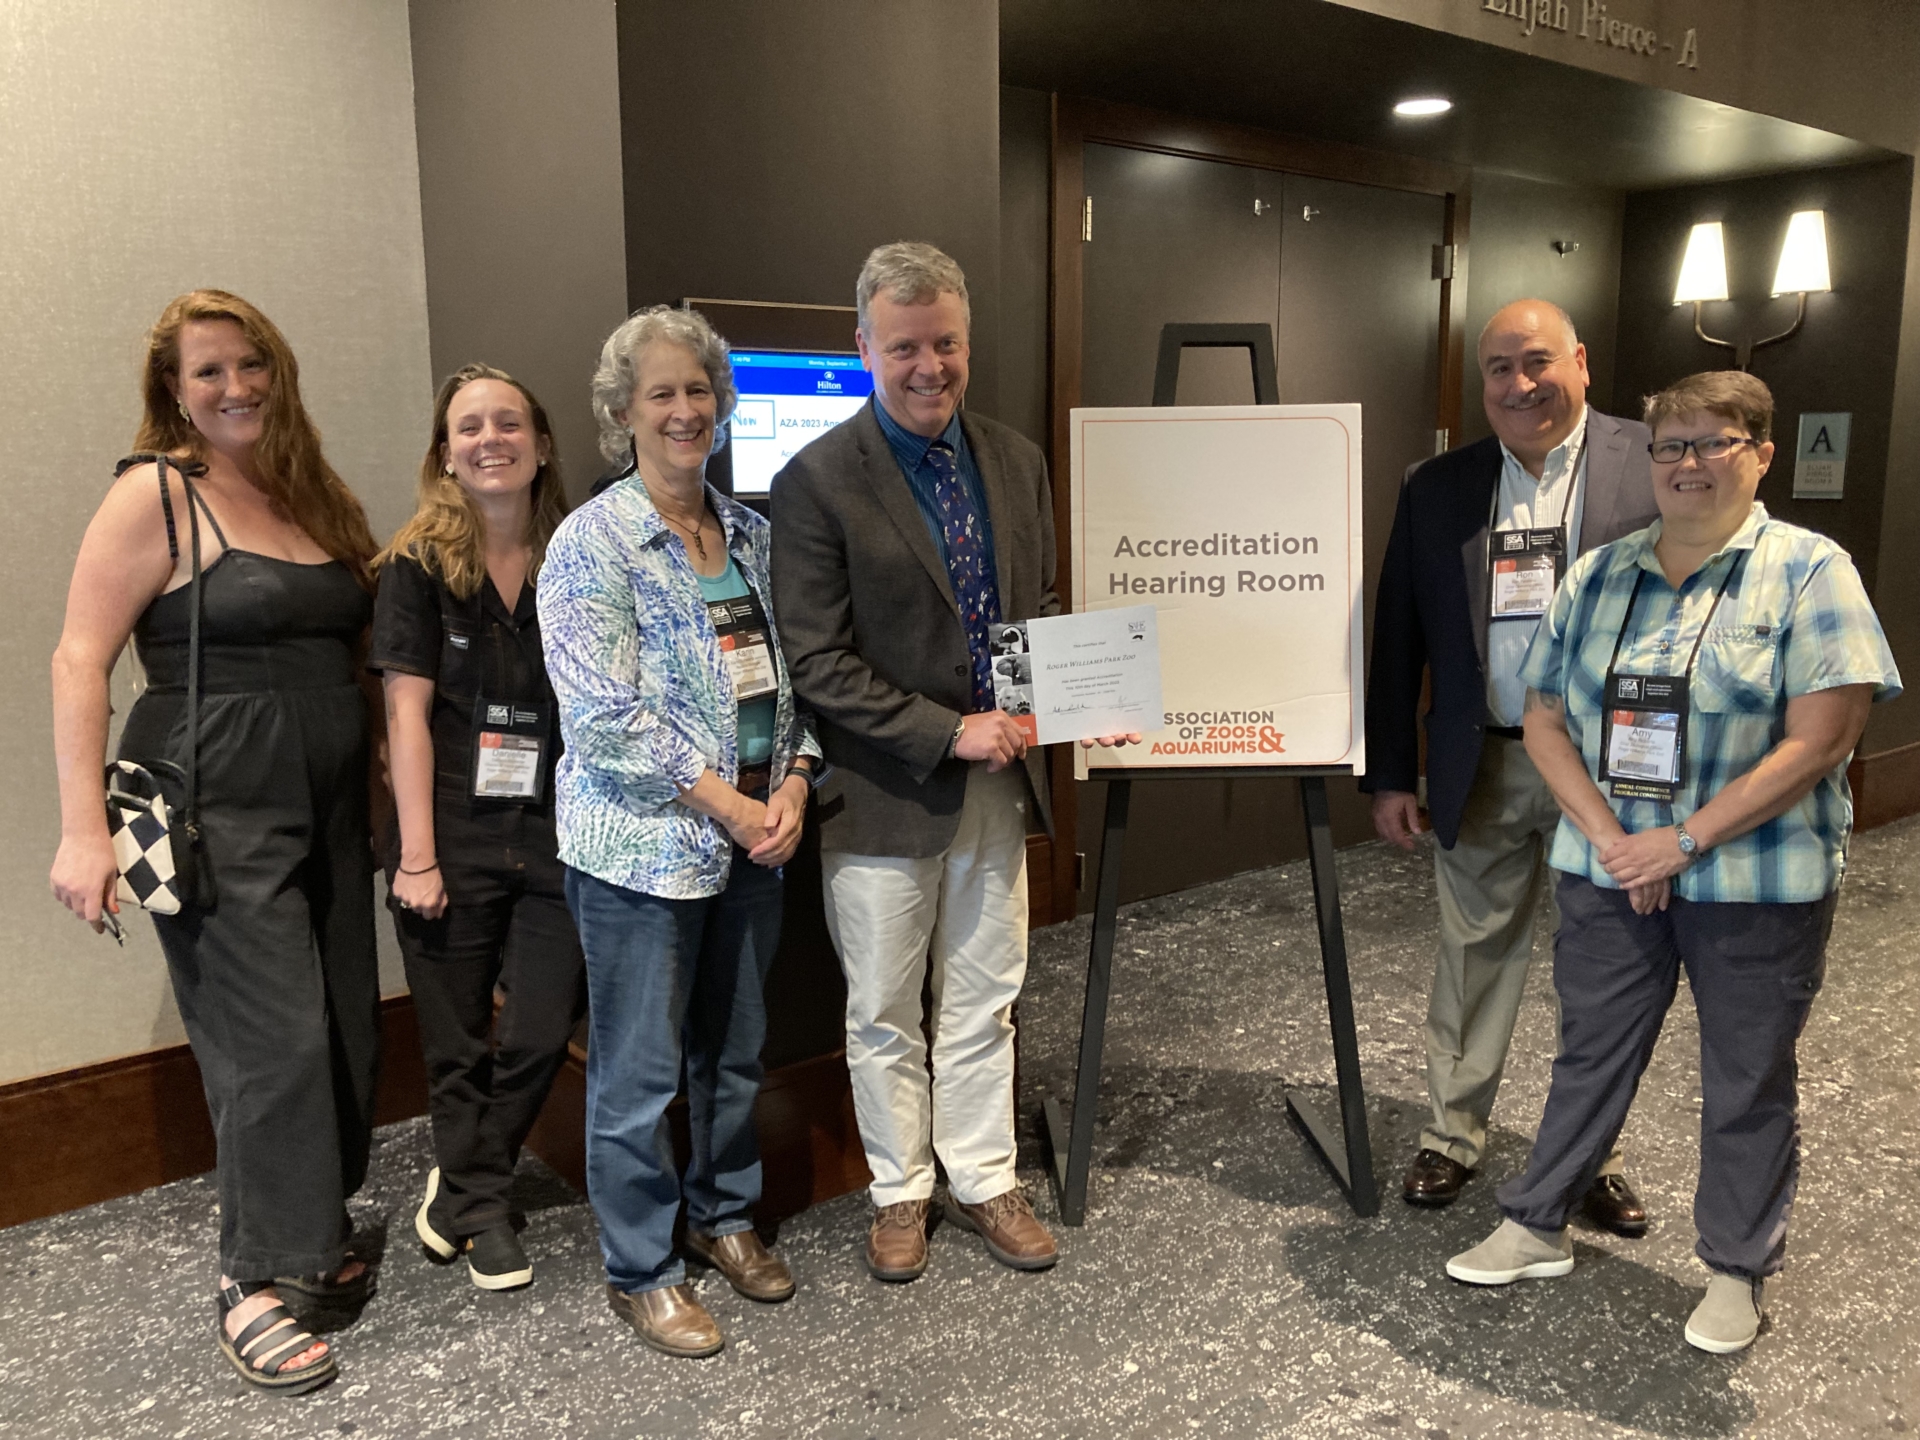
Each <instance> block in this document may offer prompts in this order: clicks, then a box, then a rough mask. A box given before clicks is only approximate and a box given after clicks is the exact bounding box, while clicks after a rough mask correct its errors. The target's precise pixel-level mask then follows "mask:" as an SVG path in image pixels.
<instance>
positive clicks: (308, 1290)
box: [273, 1255, 374, 1309]
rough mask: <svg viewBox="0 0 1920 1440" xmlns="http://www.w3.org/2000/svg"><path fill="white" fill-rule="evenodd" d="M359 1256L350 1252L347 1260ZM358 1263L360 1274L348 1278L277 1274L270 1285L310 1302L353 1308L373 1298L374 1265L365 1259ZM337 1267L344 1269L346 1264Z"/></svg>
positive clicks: (353, 1259) (356, 1258) (352, 1259)
mask: <svg viewBox="0 0 1920 1440" xmlns="http://www.w3.org/2000/svg"><path fill="white" fill-rule="evenodd" d="M359 1258H360V1257H359V1256H357V1255H349V1256H348V1257H347V1261H348V1263H349V1264H351V1263H352V1262H353V1261H355V1260H358V1259H359ZM360 1264H361V1268H360V1273H359V1274H358V1275H356V1276H354V1277H353V1279H351V1280H330V1279H328V1278H327V1277H326V1276H324V1275H276V1276H274V1277H273V1286H274V1288H275V1289H276V1290H291V1291H292V1292H293V1293H294V1294H295V1295H297V1296H299V1297H300V1298H301V1299H302V1300H305V1301H306V1302H308V1303H309V1304H312V1305H323V1306H327V1307H329V1308H338V1309H354V1308H357V1307H359V1306H361V1305H364V1304H366V1303H367V1301H369V1300H371V1299H372V1298H373V1288H374V1279H373V1266H371V1265H369V1264H367V1263H366V1262H365V1261H364V1260H362V1261H361V1262H360ZM340 1268H341V1269H342V1270H344V1269H346V1266H345V1265H343V1266H341V1267H340Z"/></svg>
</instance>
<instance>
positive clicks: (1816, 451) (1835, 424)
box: [1793, 410, 1853, 500]
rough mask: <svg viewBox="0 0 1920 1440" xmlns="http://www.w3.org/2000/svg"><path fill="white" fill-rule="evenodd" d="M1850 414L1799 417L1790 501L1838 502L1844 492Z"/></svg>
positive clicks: (1850, 427) (1851, 421)
mask: <svg viewBox="0 0 1920 1440" xmlns="http://www.w3.org/2000/svg"><path fill="white" fill-rule="evenodd" d="M1852 429H1853V415H1852V413H1851V412H1850V411H1845V410H1837V411H1828V412H1826V413H1824V414H1808V415H1802V416H1801V417H1800V444H1799V447H1798V448H1797V449H1796V450H1795V451H1794V452H1793V498H1794V499H1796V500H1838V499H1840V498H1841V497H1842V496H1843V495H1844V494H1845V493H1846V482H1847V436H1848V434H1849V433H1850V432H1851V431H1852Z"/></svg>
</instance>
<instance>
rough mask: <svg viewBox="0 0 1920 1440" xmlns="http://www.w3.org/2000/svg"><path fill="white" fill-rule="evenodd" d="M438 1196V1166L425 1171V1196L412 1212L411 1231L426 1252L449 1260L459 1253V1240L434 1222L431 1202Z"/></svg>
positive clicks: (436, 1257)
mask: <svg viewBox="0 0 1920 1440" xmlns="http://www.w3.org/2000/svg"><path fill="white" fill-rule="evenodd" d="M439 1198H440V1167H439V1166H438V1165H436V1166H434V1167H433V1169H431V1170H429V1171H428V1172H427V1198H426V1199H424V1200H422V1201H421V1202H420V1208H419V1209H418V1210H416V1211H414V1212H413V1233H414V1234H416V1235H418V1236H419V1237H420V1243H421V1244H422V1245H424V1246H426V1249H427V1253H428V1254H429V1255H431V1256H432V1257H433V1258H434V1259H436V1260H451V1259H453V1257H454V1256H456V1255H458V1254H459V1253H460V1242H459V1241H457V1240H455V1239H453V1238H452V1237H451V1236H450V1235H449V1234H448V1233H447V1232H446V1231H445V1230H442V1229H441V1228H440V1226H438V1225H436V1224H435V1223H434V1219H433V1202H434V1201H435V1200H438V1199H439Z"/></svg>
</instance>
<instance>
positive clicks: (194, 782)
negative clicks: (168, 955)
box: [107, 452, 216, 938]
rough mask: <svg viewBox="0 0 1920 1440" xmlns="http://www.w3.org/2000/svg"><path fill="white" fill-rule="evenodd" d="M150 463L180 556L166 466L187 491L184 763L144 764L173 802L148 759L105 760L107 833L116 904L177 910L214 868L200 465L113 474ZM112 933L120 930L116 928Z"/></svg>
mask: <svg viewBox="0 0 1920 1440" xmlns="http://www.w3.org/2000/svg"><path fill="white" fill-rule="evenodd" d="M149 461H151V462H152V463H153V465H154V467H155V469H156V471H157V472H158V475H159V479H160V509H161V511H162V513H163V514H164V515H165V516H166V521H167V553H168V555H169V556H171V557H172V558H174V559H175V560H178V559H179V556H180V543H179V536H178V532H177V530H176V528H175V525H174V519H173V499H172V497H171V495H170V494H169V493H168V489H167V471H168V469H169V468H170V467H171V468H174V469H177V470H178V471H179V472H180V482H181V484H182V486H183V487H184V488H185V490H186V494H187V533H188V535H189V537H190V541H191V556H192V563H193V568H192V571H191V572H190V573H191V576H192V578H191V580H190V581H189V584H190V586H191V589H192V593H191V595H190V596H189V597H188V601H189V611H188V615H189V619H188V627H187V629H188V639H187V717H186V718H187V733H186V737H185V740H186V744H185V748H184V753H183V754H182V756H181V759H182V761H183V763H182V764H180V765H175V764H174V763H173V762H172V761H168V760H153V761H151V762H150V763H151V764H152V765H153V766H156V767H158V768H159V769H162V770H165V771H167V772H168V773H169V778H170V779H171V780H172V781H173V784H174V788H173V793H174V794H175V795H176V796H177V797H178V800H177V802H169V801H168V799H167V791H166V790H164V789H162V787H161V782H160V780H159V778H158V777H157V776H156V775H155V774H154V772H153V770H152V769H150V768H149V767H148V766H147V765H141V764H138V763H136V762H134V761H132V760H116V761H114V762H113V763H112V764H111V765H109V766H107V833H108V834H109V835H110V836H111V837H112V839H113V859H114V863H115V864H116V865H117V866H118V867H119V869H120V878H119V880H118V881H117V882H116V883H115V885H114V895H115V896H116V898H118V899H119V900H120V902H121V903H122V904H133V905H138V906H139V907H140V908H141V909H142V910H150V911H152V912H153V913H154V914H156V915H178V914H179V913H180V911H181V907H182V906H183V904H184V903H185V902H187V901H192V902H193V903H194V904H195V905H197V906H199V907H200V908H201V909H210V908H212V906H213V905H214V903H215V899H216V896H215V887H214V881H213V874H212V871H211V869H210V868H209V866H208V865H207V863H206V855H205V850H206V845H205V839H204V837H203V835H202V833H201V830H200V807H199V803H198V790H199V783H198V782H199V750H200V648H201V647H200V626H201V593H200V592H201V583H200V582H201V577H202V573H203V572H202V567H201V564H200V513H199V511H200V506H201V505H202V504H203V503H204V502H203V501H201V499H200V497H199V496H198V494H197V493H196V492H195V491H194V487H193V477H194V476H195V475H196V474H204V473H205V471H206V467H205V466H204V465H201V464H199V463H198V462H193V461H185V462H183V461H178V460H175V459H174V458H173V457H171V456H168V455H165V454H160V453H156V452H142V453H140V454H136V455H129V456H128V457H127V458H126V459H124V460H122V461H121V462H120V465H119V468H118V469H116V470H115V471H114V475H115V476H116V478H117V477H118V476H120V475H123V474H125V473H126V471H127V470H128V468H129V467H131V466H134V465H139V464H142V463H145V462H149ZM116 938H118V932H117V931H116Z"/></svg>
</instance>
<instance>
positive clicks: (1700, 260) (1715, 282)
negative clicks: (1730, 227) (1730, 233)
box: [1673, 220, 1727, 305]
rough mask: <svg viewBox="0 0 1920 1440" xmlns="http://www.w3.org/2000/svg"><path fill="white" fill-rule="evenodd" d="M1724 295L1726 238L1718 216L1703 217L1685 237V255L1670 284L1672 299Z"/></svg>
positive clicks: (1682, 301)
mask: <svg viewBox="0 0 1920 1440" xmlns="http://www.w3.org/2000/svg"><path fill="white" fill-rule="evenodd" d="M1726 298H1727V242H1726V239H1725V236H1724V235H1723V234H1722V232H1721V229H1720V222H1719V221H1718V220H1704V221H1702V222H1701V223H1700V224H1698V225H1696V226H1694V227H1693V233H1692V234H1691V235H1689V236H1688V237H1687V254H1686V258H1685V259H1684V260H1682V261H1681V262H1680V280H1679V283H1678V284H1676V285H1675V286H1674V287H1673V303H1674V304H1676V305H1684V304H1686V303H1687V302H1688V301H1689V300H1724V299H1726Z"/></svg>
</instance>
